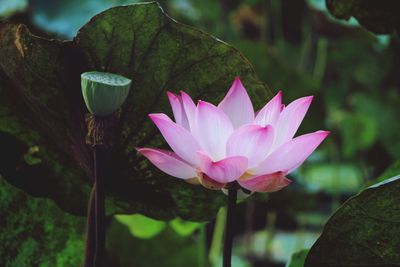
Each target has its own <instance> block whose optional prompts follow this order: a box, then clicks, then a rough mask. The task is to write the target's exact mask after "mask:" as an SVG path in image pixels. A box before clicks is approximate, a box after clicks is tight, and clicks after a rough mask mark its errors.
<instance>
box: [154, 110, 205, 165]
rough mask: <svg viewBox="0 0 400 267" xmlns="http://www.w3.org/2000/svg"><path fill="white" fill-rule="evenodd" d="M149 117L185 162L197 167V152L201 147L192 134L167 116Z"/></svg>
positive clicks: (160, 114)
mask: <svg viewBox="0 0 400 267" xmlns="http://www.w3.org/2000/svg"><path fill="white" fill-rule="evenodd" d="M149 117H150V118H151V119H152V121H153V122H154V123H155V124H156V126H157V127H158V129H159V130H160V132H161V134H162V135H163V137H164V138H165V141H167V143H168V145H169V146H170V147H171V148H172V150H173V151H174V152H175V153H176V154H177V155H178V156H179V157H181V158H182V159H184V160H185V161H187V162H189V163H191V164H193V165H196V164H197V154H196V151H198V150H199V149H200V147H199V145H198V143H197V142H196V140H195V139H194V137H193V136H192V134H191V133H190V132H189V131H188V130H186V129H185V128H183V127H182V126H180V125H178V124H176V123H174V122H173V121H172V120H171V119H170V118H169V117H168V116H167V115H165V114H162V113H159V114H150V115H149Z"/></svg>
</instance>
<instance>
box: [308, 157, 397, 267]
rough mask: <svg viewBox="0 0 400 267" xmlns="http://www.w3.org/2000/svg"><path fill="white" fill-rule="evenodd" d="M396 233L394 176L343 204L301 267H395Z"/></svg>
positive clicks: (395, 178)
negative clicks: (303, 266)
mask: <svg viewBox="0 0 400 267" xmlns="http://www.w3.org/2000/svg"><path fill="white" fill-rule="evenodd" d="M395 167H396V165H395ZM396 173H397V174H400V169H399V168H398V165H397V170H396ZM399 232H400V176H395V177H392V178H389V179H388V180H386V181H385V182H381V183H379V184H376V185H374V186H370V187H368V188H367V189H365V190H363V191H362V192H361V193H360V194H358V195H356V196H354V197H352V198H351V199H349V200H348V201H347V202H346V203H345V204H343V206H341V207H340V208H339V209H338V210H337V211H336V212H335V214H334V215H333V216H332V217H331V218H330V219H329V221H328V223H327V224H326V225H325V228H324V230H323V233H322V235H321V236H320V238H319V239H318V240H317V242H316V243H315V244H314V246H313V247H312V248H311V250H310V252H309V254H308V256H307V259H306V264H305V266H310V267H311V266H312V267H318V266H321V267H322V266H349V267H350V266H399V265H400V254H399V251H400V238H399V235H398V233H399Z"/></svg>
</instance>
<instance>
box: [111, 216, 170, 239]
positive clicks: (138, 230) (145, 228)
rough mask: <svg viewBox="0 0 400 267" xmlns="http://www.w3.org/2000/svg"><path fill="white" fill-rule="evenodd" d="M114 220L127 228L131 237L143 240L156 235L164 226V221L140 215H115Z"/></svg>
mask: <svg viewBox="0 0 400 267" xmlns="http://www.w3.org/2000/svg"><path fill="white" fill-rule="evenodd" d="M115 219H116V220H117V221H118V222H120V223H122V224H123V225H125V226H127V227H128V229H129V232H130V233H131V234H132V235H133V236H135V237H139V238H143V239H149V238H152V237H154V236H156V235H158V234H159V233H161V232H162V230H164V228H165V226H166V223H165V222H164V221H158V220H154V219H151V218H149V217H146V216H143V215H140V214H132V215H115Z"/></svg>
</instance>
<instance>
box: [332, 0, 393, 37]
mask: <svg viewBox="0 0 400 267" xmlns="http://www.w3.org/2000/svg"><path fill="white" fill-rule="evenodd" d="M326 4H327V6H328V9H329V11H330V12H331V13H332V14H333V15H334V16H335V17H337V18H339V19H346V20H347V19H349V18H350V17H355V18H356V19H357V20H358V21H359V23H360V24H361V25H363V26H364V27H366V28H367V29H368V30H370V31H373V32H375V33H378V34H382V33H390V32H392V31H394V30H397V32H399V30H400V16H399V15H400V9H399V8H400V3H399V1H396V0H381V1H376V0H326Z"/></svg>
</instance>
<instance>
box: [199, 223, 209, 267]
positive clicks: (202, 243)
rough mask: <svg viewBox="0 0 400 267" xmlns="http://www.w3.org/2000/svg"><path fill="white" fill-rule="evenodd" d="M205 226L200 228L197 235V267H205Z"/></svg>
mask: <svg viewBox="0 0 400 267" xmlns="http://www.w3.org/2000/svg"><path fill="white" fill-rule="evenodd" d="M206 234H207V233H206V224H203V225H201V226H200V233H199V255H198V256H199V257H198V260H199V262H198V263H199V267H207V264H206V262H207V259H206V250H207V247H206V245H207V244H206Z"/></svg>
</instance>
